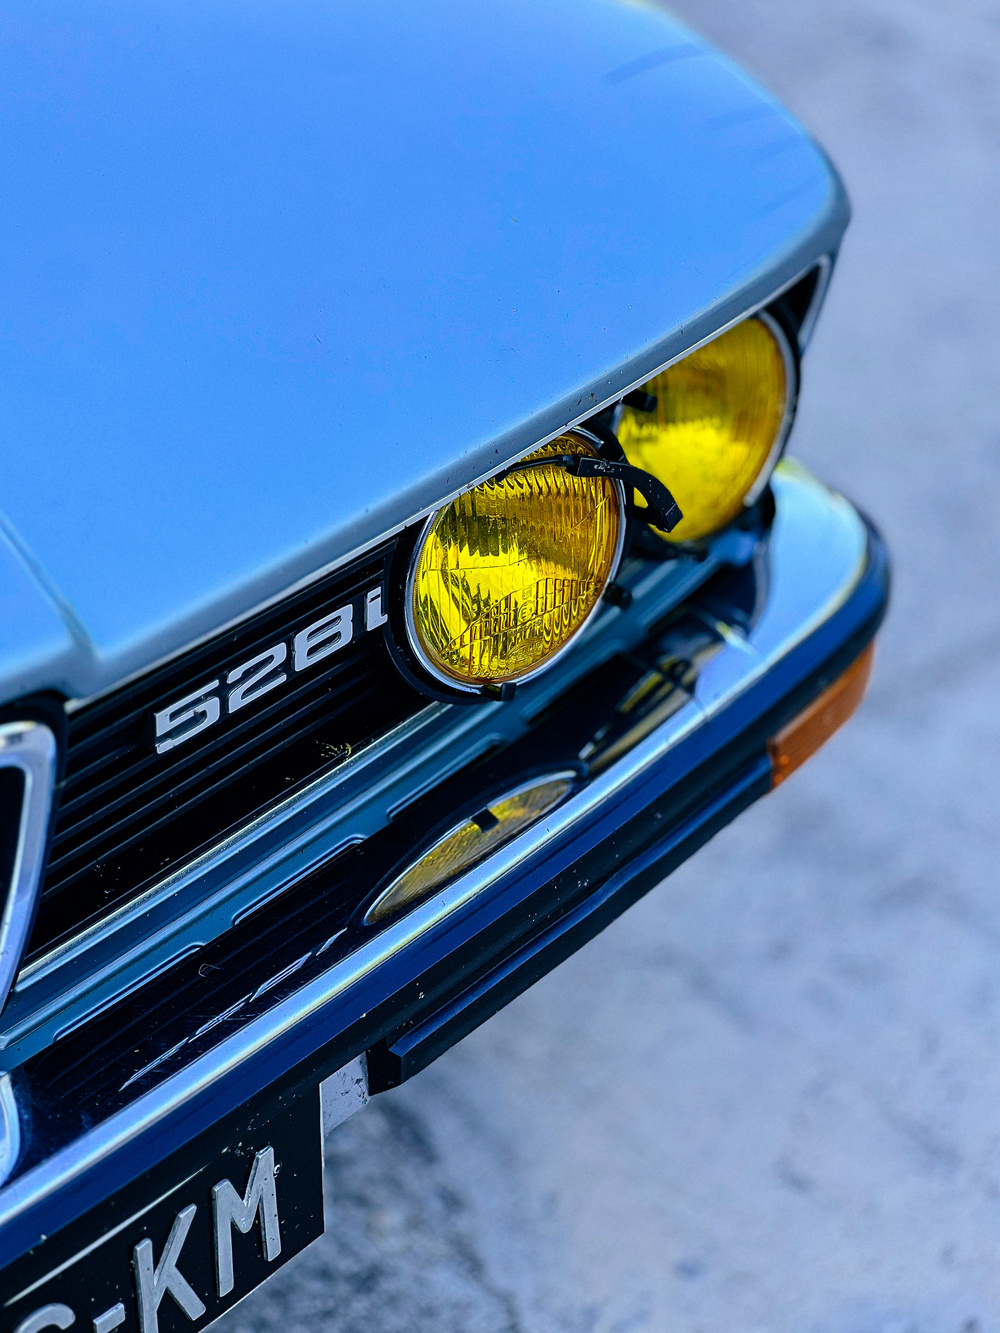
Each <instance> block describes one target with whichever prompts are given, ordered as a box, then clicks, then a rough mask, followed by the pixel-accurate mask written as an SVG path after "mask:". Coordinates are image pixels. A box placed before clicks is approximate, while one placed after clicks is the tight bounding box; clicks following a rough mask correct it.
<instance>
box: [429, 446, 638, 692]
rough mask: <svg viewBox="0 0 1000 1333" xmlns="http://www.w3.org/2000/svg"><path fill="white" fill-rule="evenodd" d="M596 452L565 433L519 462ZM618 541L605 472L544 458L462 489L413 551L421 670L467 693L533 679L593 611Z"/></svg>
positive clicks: (620, 501) (613, 489)
mask: <svg viewBox="0 0 1000 1333" xmlns="http://www.w3.org/2000/svg"><path fill="white" fill-rule="evenodd" d="M596 452H597V450H596V449H595V448H594V446H593V445H591V444H590V443H589V442H588V441H587V440H586V439H585V438H584V437H582V436H579V435H577V434H575V433H573V434H567V435H561V436H560V437H559V438H558V439H557V440H553V442H552V443H551V444H548V445H546V446H545V447H544V448H542V449H539V450H537V451H536V452H535V453H534V454H532V455H530V457H531V459H536V458H544V457H547V456H549V455H558V454H571V453H591V454H595V453H596ZM623 536H624V493H623V491H622V489H621V487H620V486H619V484H618V483H617V482H615V481H611V480H609V479H608V478H607V477H574V476H572V475H571V474H570V473H568V472H567V471H566V470H565V469H564V468H562V467H559V466H558V465H557V464H555V463H553V464H552V465H551V466H549V465H545V466H541V467H532V468H526V469H524V470H523V471H518V472H513V473H511V474H509V475H508V476H506V477H505V478H503V479H502V480H498V481H487V482H484V483H483V484H482V485H481V486H476V487H474V488H473V489H472V490H470V491H466V492H465V493H464V494H463V495H460V496H459V497H458V498H457V499H456V500H454V501H452V503H451V504H450V505H448V506H447V507H446V508H444V509H442V510H439V511H438V513H437V514H435V515H434V516H433V518H432V519H431V521H430V523H429V525H428V529H427V532H426V533H425V535H424V537H423V540H422V542H421V544H420V546H419V547H418V549H417V551H416V553H415V556H414V561H413V565H412V568H411V574H410V587H409V590H408V596H407V605H408V628H409V631H410V638H411V643H412V646H413V648H414V651H415V652H416V654H417V656H418V657H419V659H420V661H421V663H422V665H423V666H424V667H425V668H426V670H428V671H429V672H430V673H431V674H432V675H434V676H436V677H437V678H438V679H440V680H443V681H446V682H447V683H449V684H457V685H459V686H460V687H461V686H465V687H467V688H468V687H469V686H470V685H472V686H481V685H483V684H487V683H502V682H505V681H512V680H518V679H523V678H525V677H527V676H529V675H533V674H534V673H535V672H536V671H538V670H540V669H541V668H542V667H543V666H545V665H547V664H548V663H549V662H551V660H552V659H553V658H554V657H555V656H556V654H557V653H559V652H560V650H561V649H562V648H564V647H565V646H566V645H567V644H568V643H569V641H570V640H571V639H572V638H573V636H574V635H575V634H576V633H577V632H578V631H579V630H580V628H581V627H582V626H583V624H584V622H585V621H586V620H587V618H588V616H589V615H590V614H591V612H592V611H593V610H594V609H595V607H596V606H597V604H598V602H599V600H600V597H601V594H602V593H603V591H604V589H605V587H606V586H607V583H608V581H609V579H610V578H611V576H612V574H613V573H614V570H615V566H616V564H617V562H618V558H619V555H620V552H621V545H622V540H623Z"/></svg>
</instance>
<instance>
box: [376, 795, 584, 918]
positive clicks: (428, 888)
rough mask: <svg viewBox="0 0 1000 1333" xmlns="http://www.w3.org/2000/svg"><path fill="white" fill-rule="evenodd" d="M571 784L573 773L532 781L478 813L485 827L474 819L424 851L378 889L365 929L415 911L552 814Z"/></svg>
mask: <svg viewBox="0 0 1000 1333" xmlns="http://www.w3.org/2000/svg"><path fill="white" fill-rule="evenodd" d="M575 781H576V774H575V773H552V774H549V775H548V776H547V777H544V778H535V779H534V780H533V781H531V782H527V783H525V785H524V786H523V787H518V788H517V790H516V791H512V792H508V793H507V795H506V796H503V797H501V798H500V799H499V800H496V801H493V802H492V804H491V805H490V806H489V808H488V810H487V811H484V812H482V813H487V814H488V815H489V816H490V822H488V823H487V822H486V821H484V820H483V819H482V818H481V816H477V818H475V819H467V820H465V821H464V822H463V823H461V824H459V825H457V826H456V827H455V828H453V829H451V830H450V831H449V832H448V833H446V834H445V836H444V837H443V838H441V839H439V840H438V841H437V842H436V843H435V844H434V846H433V847H431V848H429V849H428V850H427V851H426V852H424V854H423V855H422V856H421V857H420V859H419V860H418V861H417V862H416V864H415V865H412V866H410V867H409V868H408V869H407V870H404V871H403V873H402V874H401V875H399V876H397V878H396V879H394V880H393V881H392V883H391V884H390V885H389V886H388V888H386V889H383V891H382V892H381V893H380V894H379V896H378V897H377V898H376V899H375V901H374V903H372V905H371V907H369V909H368V911H367V913H366V914H365V925H366V926H369V925H373V924H375V923H376V922H381V921H386V920H388V918H389V917H391V916H395V914H396V913H397V912H399V911H401V910H402V909H403V908H404V907H412V906H414V905H415V904H416V903H418V902H420V901H421V900H422V899H423V898H426V897H427V896H428V895H429V894H431V893H433V892H434V890H435V889H436V888H439V887H440V886H441V885H442V884H447V882H448V881H449V880H450V879H455V878H456V877H457V876H458V875H461V874H462V873H463V872H464V871H466V870H468V869H469V868H470V866H474V865H475V864H476V863H477V861H482V860H483V859H484V858H485V857H487V856H489V855H490V853H491V852H495V851H497V850H498V849H499V848H501V847H503V846H505V845H506V844H507V843H508V842H510V841H511V839H512V838H515V837H517V835H518V834H519V833H523V832H524V830H525V829H527V828H530V827H531V825H532V824H535V823H537V822H538V820H539V819H541V818H542V816H543V815H547V814H548V813H549V811H550V810H554V809H555V807H556V806H557V805H558V804H559V803H560V802H561V801H563V800H564V799H565V798H566V797H567V796H568V795H569V794H570V792H571V791H572V790H573V784H574V782H575ZM477 820H478V822H477Z"/></svg>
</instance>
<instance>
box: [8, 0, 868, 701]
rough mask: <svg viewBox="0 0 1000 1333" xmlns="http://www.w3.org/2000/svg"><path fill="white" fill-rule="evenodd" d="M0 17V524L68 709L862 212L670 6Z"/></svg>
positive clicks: (247, 603)
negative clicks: (30, 582)
mask: <svg viewBox="0 0 1000 1333" xmlns="http://www.w3.org/2000/svg"><path fill="white" fill-rule="evenodd" d="M0 32H2V43H0V49H2V52H3V56H2V60H3V80H2V85H0V106H2V109H0V118H2V132H0V188H2V191H3V195H4V200H5V204H4V208H3V210H2V214H0V403H2V410H0V439H2V450H3V469H2V478H0V510H2V511H3V513H4V515H5V522H6V524H7V527H8V537H9V539H10V541H11V543H12V544H13V546H14V547H16V548H17V549H18V551H19V552H20V557H21V559H22V560H23V561H24V563H25V567H26V568H30V569H31V571H32V577H33V578H35V579H36V580H37V582H38V583H39V584H40V585H41V586H43V587H44V588H45V589H46V590H47V593H48V596H49V597H50V601H51V604H52V605H53V606H58V607H59V608H61V614H62V616H63V620H64V622H65V623H66V624H67V626H68V627H69V629H70V631H71V634H72V637H73V639H74V642H75V643H76V644H77V645H78V652H77V654H76V656H75V657H73V659H72V661H73V665H72V667H69V666H66V665H65V662H66V661H68V660H69V658H67V657H66V655H65V654H63V655H62V656H61V657H60V658H59V660H60V661H61V662H63V663H64V665H63V666H61V667H60V673H61V674H60V675H59V677H58V678H57V679H50V680H48V681H47V682H45V683H47V684H49V685H51V686H55V687H58V688H62V689H65V690H66V691H67V692H68V693H70V694H76V695H83V694H87V693H92V692H94V691H96V690H98V689H103V688H106V687H107V686H108V685H110V684H112V683H114V682H115V681H116V680H118V679H121V678H122V677H124V676H125V675H127V674H130V673H132V672H134V671H136V670H139V669H141V668H142V667H144V666H146V665H148V664H150V663H151V662H153V661H154V660H157V659H158V658H160V657H162V656H164V655H165V654H168V653H170V652H173V651H176V650H177V649H178V648H180V647H182V646H183V645H184V644H186V643H189V642H191V641H192V640H193V639H195V638H196V637H198V636H200V635H202V634H204V633H207V632H210V631H211V630H212V629H213V628H215V627H217V626H219V625H220V624H222V623H224V622H227V621H229V620H231V619H232V618H234V617H237V616H239V615H241V614H243V613H245V612H246V611H248V610H250V609H251V608H253V607H254V606H256V605H259V604H260V603H261V602H262V601H264V600H266V599H267V598H269V597H273V596H275V595H277V594H278V593H280V592H281V590H282V589H284V588H286V587H288V586H289V585H290V584H291V583H293V582H295V581H297V580H299V579H301V578H304V577H307V576H309V575H310V574H311V573H313V572H315V571H317V570H319V569H322V568H325V567H327V566H329V565H330V564H332V563H334V562H336V561H337V560H339V559H341V558H343V557H344V556H345V555H346V554H348V553H349V552H351V551H353V550H357V549H358V548H359V547H361V546H363V545H364V544H365V543H368V542H370V541H373V540H374V539H376V538H377V537H378V536H379V535H380V534H382V533H384V532H385V531H387V530H388V529H390V528H392V527H394V526H396V525H398V524H400V523H402V522H404V521H406V520H408V519H410V518H412V517H413V516H414V515H416V514H418V513H420V512H421V511H423V510H426V509H427V508H428V507H429V506H432V505H433V504H434V503H435V502H436V501H438V500H439V499H440V498H441V497H442V496H443V495H445V494H446V493H448V492H451V491H454V490H455V489H457V488H460V487H461V486H463V485H466V484H468V483H469V482H471V481H472V480H474V479H476V478H478V477H480V476H482V475H484V473H486V472H488V471H490V470H492V469H493V468H495V467H496V466H497V465H498V463H500V462H502V461H503V460H504V459H506V458H509V457H511V456H513V455H514V454H516V453H517V452H519V451H522V450H524V449H526V448H528V447H530V446H531V445H532V444H533V443H535V442H536V441H537V440H539V439H540V438H542V437H544V436H546V435H549V434H551V433H553V432H555V431H557V430H558V429H560V428H561V427H562V426H564V425H565V424H566V423H567V422H569V421H570V420H573V419H579V418H580V417H581V416H582V415H583V414H584V413H585V412H586V411H588V410H589V409H591V408H593V407H594V406H596V405H598V404H599V403H600V402H601V401H603V400H604V399H607V398H609V397H610V396H611V395H613V394H614V393H616V392H620V391H621V389H622V388H623V387H624V386H626V385H627V384H628V383H632V382H634V381H636V380H637V379H639V378H641V377H642V375H643V374H644V373H645V372H648V371H650V370H651V369H653V368H654V367H655V366H656V365H658V364H660V363H662V362H663V361H664V360H665V359H667V358H668V357H669V356H670V355H676V354H677V353H678V352H679V351H682V350H683V349H684V348H685V347H686V346H690V345H691V343H692V342H693V341H695V340H696V339H697V338H698V337H700V336H704V334H705V333H707V332H708V331H710V330H711V328H712V327H718V324H719V322H720V321H721V320H722V319H724V318H733V317H735V316H736V315H738V314H739V313H741V311H742V310H745V309H747V308H748V307H749V306H750V305H751V304H752V303H753V301H754V300H757V301H759V300H762V299H763V298H764V297H765V296H766V295H768V293H769V292H770V291H773V290H774V289H775V287H776V286H777V285H778V284H779V283H780V282H783V281H787V280H789V279H790V278H792V277H793V276H795V274H796V273H797V272H799V271H801V269H802V267H803V266H804V265H805V264H807V263H808V262H811V261H812V260H813V259H814V258H815V257H816V256H817V255H818V254H820V253H823V252H824V251H830V250H832V249H833V248H835V245H836V242H837V239H838V238H839V235H840V232H841V231H842V229H843V226H844V224H845V221H846V205H845V203H844V199H843V194H842V192H841V190H840V187H839V185H838V183H837V181H836V178H835V176H834V174H833V173H832V171H831V170H830V168H829V166H828V164H827V163H826V161H825V159H824V158H823V156H822V154H821V153H820V152H819V151H818V149H817V148H816V147H815V145H814V144H812V142H811V141H810V140H809V138H808V137H807V136H806V135H805V134H804V132H803V131H802V130H801V128H800V127H798V126H797V125H796V123H795V122H794V121H793V120H792V119H791V118H790V117H789V116H788V115H787V114H786V113H785V112H784V111H782V109H781V108H780V107H779V106H778V105H776V104H775V103H774V102H773V101H772V100H771V99H770V98H769V97H767V96H766V95H765V94H764V93H762V92H761V91H760V90H759V89H758V88H756V87H755V86H754V85H753V84H752V83H751V82H750V81H749V80H747V79H746V78H745V77H744V76H743V75H742V74H741V73H740V72H739V71H738V70H736V69H735V68H734V67H733V66H732V65H730V64H729V63H728V62H727V61H725V60H724V59H722V58H721V57H719V56H718V55H717V54H715V53H713V52H712V51H711V50H709V49H708V48H706V47H705V46H704V45H703V44H702V43H700V42H699V41H698V40H697V39H696V38H694V37H693V36H692V35H691V33H690V32H688V31H687V30H686V29H684V28H682V27H681V26H679V25H678V24H676V23H674V22H673V21H671V20H670V19H668V18H666V17H665V16H664V15H663V14H662V13H659V12H657V11H656V10H655V9H653V8H647V7H643V6H641V5H628V4H620V3H612V2H611V0H476V3H475V4H469V3H468V0H419V2H416V0H383V3H380V4H378V5H374V4H372V3H371V0H197V3H188V2H185V0H134V2H130V3H125V2H124V0H119V2H118V3H116V0H99V3H98V2H97V0H28V2H27V3H23V4H17V3H13V4H7V5H5V7H4V11H3V15H2V18H0ZM5 632H8V633H10V634H13V635H16V633H17V626H16V625H13V626H12V625H10V623H9V622H8V626H7V627H6V629H5ZM50 660H52V661H54V660H55V658H54V657H52V656H51V655H50ZM36 683H37V682H36Z"/></svg>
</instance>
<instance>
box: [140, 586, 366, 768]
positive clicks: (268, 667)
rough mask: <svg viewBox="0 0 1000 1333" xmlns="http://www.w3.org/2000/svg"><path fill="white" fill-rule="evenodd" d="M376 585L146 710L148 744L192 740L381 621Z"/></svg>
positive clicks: (169, 745) (164, 748)
mask: <svg viewBox="0 0 1000 1333" xmlns="http://www.w3.org/2000/svg"><path fill="white" fill-rule="evenodd" d="M382 608H383V589H382V587H381V585H379V586H378V587H375V588H369V590H368V591H367V592H366V593H364V594H362V595H361V596H359V597H357V598H355V599H354V600H353V601H350V602H346V603H345V604H344V605H343V606H338V607H337V608H336V609H335V610H333V611H327V612H326V613H325V614H324V615H322V616H321V617H320V618H319V619H318V620H313V621H311V622H310V623H309V624H308V625H303V626H301V627H300V628H299V629H297V630H292V631H290V632H289V633H288V634H286V635H285V637H284V638H282V639H279V640H278V642H277V643H274V644H272V645H271V647H270V648H265V649H264V651H263V652H262V653H257V654H256V656H254V657H251V658H250V659H249V660H248V661H246V662H240V663H239V665H237V666H234V667H232V668H231V669H230V670H228V671H225V672H220V673H219V675H218V676H217V677H216V679H215V680H209V681H206V682H205V683H204V684H203V685H199V686H198V688H197V689H196V690H192V691H191V692H190V693H189V694H185V695H183V696H182V698H180V699H175V700H174V701H173V703H169V704H167V705H166V707H165V708H157V709H154V711H153V714H152V737H153V746H154V748H155V750H156V753H157V754H167V753H168V752H169V751H170V750H173V749H176V747H177V746H178V745H184V744H185V743H186V742H187V741H190V740H193V739H194V737H195V736H199V735H200V734H201V733H202V732H203V731H207V729H208V728H209V727H212V726H214V725H215V724H216V723H217V722H218V721H220V720H221V719H222V718H223V717H228V716H230V715H231V714H233V713H236V712H239V710H240V709H242V708H246V707H248V706H249V705H251V704H255V703H257V701H258V700H259V699H262V698H263V697H264V695H265V694H270V693H271V691H272V690H277V689H280V688H281V687H282V686H284V685H286V684H287V683H288V681H289V680H290V679H293V678H294V677H295V676H296V675H298V673H299V672H302V671H309V670H310V669H311V668H312V667H314V666H316V665H317V664H318V663H319V662H323V661H325V660H326V659H327V658H328V657H331V656H332V655H333V654H334V653H339V652H340V651H341V650H342V649H344V648H346V647H347V645H348V644H349V643H352V642H353V641H354V640H355V639H357V638H358V637H359V636H360V635H362V634H364V633H367V632H369V631H371V630H374V629H378V628H379V627H380V626H382V625H384V624H385V623H386V616H385V613H384V611H383V609H382Z"/></svg>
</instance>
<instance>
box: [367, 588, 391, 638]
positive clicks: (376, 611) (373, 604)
mask: <svg viewBox="0 0 1000 1333" xmlns="http://www.w3.org/2000/svg"><path fill="white" fill-rule="evenodd" d="M387 621H388V616H387V615H386V614H385V613H384V612H383V610H382V589H381V588H372V590H371V592H368V593H365V629H378V627H379V625H385V624H386V623H387Z"/></svg>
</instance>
